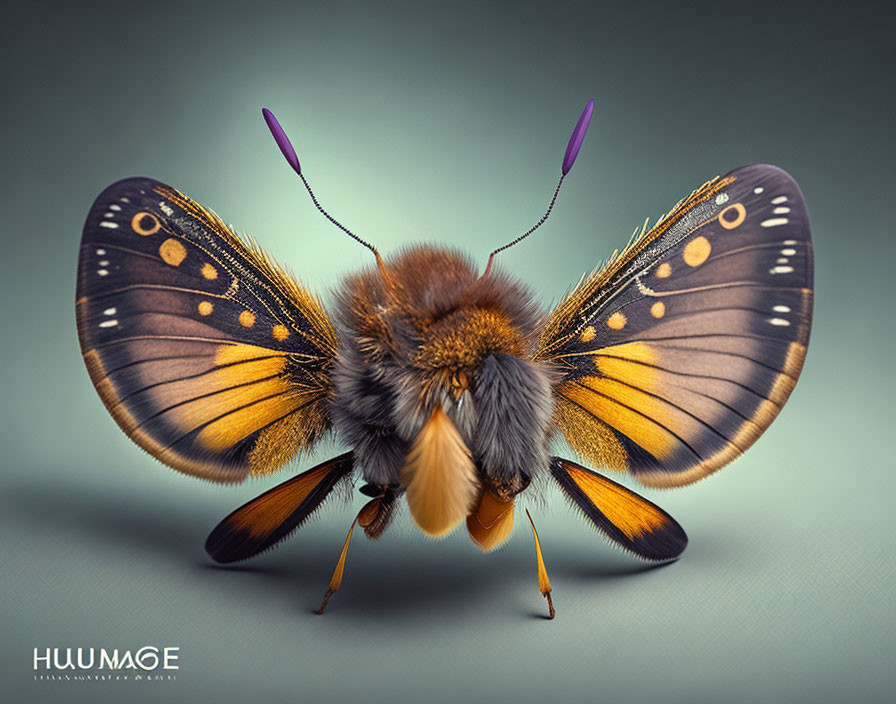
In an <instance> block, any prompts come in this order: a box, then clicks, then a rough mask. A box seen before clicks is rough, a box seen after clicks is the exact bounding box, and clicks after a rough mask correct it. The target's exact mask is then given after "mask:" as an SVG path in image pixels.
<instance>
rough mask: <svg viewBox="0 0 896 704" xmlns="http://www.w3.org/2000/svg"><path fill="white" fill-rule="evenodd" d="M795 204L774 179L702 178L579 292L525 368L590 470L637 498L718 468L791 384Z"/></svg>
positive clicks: (806, 247) (798, 298) (797, 266)
mask: <svg viewBox="0 0 896 704" xmlns="http://www.w3.org/2000/svg"><path fill="white" fill-rule="evenodd" d="M812 276H813V268H812V243H811V236H810V230H809V220H808V215H807V212H806V206H805V202H804V200H803V196H802V194H801V192H800V190H799V187H798V186H797V184H796V182H795V181H794V180H793V179H792V178H791V177H790V176H789V175H788V174H787V173H785V172H784V171H782V170H781V169H779V168H777V167H774V166H768V165H755V166H748V167H744V168H741V169H737V170H735V171H732V172H731V173H729V174H727V175H726V176H724V177H721V178H718V179H715V180H714V181H711V182H709V183H707V184H705V185H704V186H703V187H701V188H700V189H698V190H697V191H695V192H694V193H693V194H691V196H690V197H689V198H687V199H685V200H684V201H682V202H681V203H679V204H678V205H677V206H676V208H674V209H673V210H672V211H671V212H670V213H669V214H668V215H666V216H665V217H664V218H662V219H661V220H660V221H659V222H658V223H657V225H656V226H654V227H653V228H652V229H651V230H650V231H648V232H646V233H644V234H643V235H641V236H640V237H639V238H638V239H636V240H635V241H634V242H633V243H632V245H630V247H628V248H627V249H626V250H625V251H624V252H623V253H622V254H621V255H620V256H618V257H616V258H615V259H614V260H612V261H611V262H610V263H609V264H608V265H607V266H605V267H604V268H603V269H601V270H600V271H598V272H597V273H595V274H594V275H592V276H591V277H589V278H587V279H586V280H585V281H584V282H583V283H582V284H580V285H579V286H578V287H577V288H576V289H575V290H574V291H573V292H572V293H571V294H570V295H569V296H568V297H567V298H566V299H565V300H564V301H563V302H562V303H561V304H560V305H559V306H558V307H557V309H556V310H555V311H554V312H553V313H552V315H551V318H550V320H549V322H548V325H547V327H546V329H545V331H544V333H543V334H542V337H541V344H540V350H539V353H538V358H539V359H542V360H550V361H553V362H554V363H556V364H557V365H558V366H559V367H560V368H561V370H562V372H563V374H562V379H561V381H560V382H559V383H558V385H557V387H556V389H555V391H556V398H557V420H558V424H559V425H560V427H561V429H562V430H563V432H564V435H565V436H566V438H567V440H568V441H569V443H570V445H571V446H572V447H573V448H574V449H575V450H576V451H577V452H579V453H580V454H581V455H582V456H583V457H585V458H587V459H588V460H589V461H591V462H594V463H596V464H600V465H602V466H605V467H609V468H612V469H619V470H629V471H631V472H632V473H633V474H634V475H635V477H636V478H637V479H638V480H639V481H640V482H642V483H644V484H647V485H649V486H660V487H670V486H680V485H682V484H687V483H690V482H693V481H696V480H698V479H700V478H702V477H704V476H706V475H708V474H710V473H712V472H714V471H715V470H717V469H719V468H720V467H722V466H724V465H725V464H727V463H728V462H730V461H731V460H732V459H734V458H735V457H737V456H738V455H739V454H740V453H742V452H743V451H744V450H746V449H747V448H748V447H749V446H750V445H751V444H752V443H753V442H754V441H755V440H756V439H757V438H758V437H759V435H760V434H761V433H762V432H763V431H764V430H765V429H766V428H767V427H768V426H769V424H770V423H771V422H772V420H774V418H775V416H776V415H777V413H778V411H779V410H780V409H781V407H782V405H783V404H784V402H785V401H786V400H787V398H788V396H789V394H790V392H791V390H792V389H793V387H794V384H795V383H796V380H797V377H798V376H799V373H800V370H801V368H802V365H803V360H804V358H805V354H806V346H807V344H808V340H809V329H810V326H811V317H812Z"/></svg>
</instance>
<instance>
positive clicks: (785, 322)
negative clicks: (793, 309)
mask: <svg viewBox="0 0 896 704" xmlns="http://www.w3.org/2000/svg"><path fill="white" fill-rule="evenodd" d="M768 322H770V323H771V324H772V325H779V326H780V325H790V321H789V320H784V318H772V319H770V320H769V321H768Z"/></svg>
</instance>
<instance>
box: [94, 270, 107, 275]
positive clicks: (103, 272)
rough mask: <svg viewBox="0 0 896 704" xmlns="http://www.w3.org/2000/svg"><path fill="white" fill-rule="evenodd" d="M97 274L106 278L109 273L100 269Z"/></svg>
mask: <svg viewBox="0 0 896 704" xmlns="http://www.w3.org/2000/svg"><path fill="white" fill-rule="evenodd" d="M96 273H97V274H99V275H100V276H106V275H107V274H108V273H109V272H108V271H106V270H105V269H100V270H99V271H97V272H96Z"/></svg>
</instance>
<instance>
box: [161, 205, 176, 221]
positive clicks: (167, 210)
mask: <svg viewBox="0 0 896 704" xmlns="http://www.w3.org/2000/svg"><path fill="white" fill-rule="evenodd" d="M159 207H160V208H161V209H162V212H163V213H165V215H167V216H168V217H169V218H170V217H171V216H172V215H174V210H173V209H172V208H171V206H170V205H168V204H167V203H166V202H165V201H162V202H161V203H159Z"/></svg>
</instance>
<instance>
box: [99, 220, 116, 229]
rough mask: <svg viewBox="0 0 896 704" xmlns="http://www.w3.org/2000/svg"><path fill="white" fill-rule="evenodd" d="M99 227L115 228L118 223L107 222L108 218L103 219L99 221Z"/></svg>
mask: <svg viewBox="0 0 896 704" xmlns="http://www.w3.org/2000/svg"><path fill="white" fill-rule="evenodd" d="M100 227H108V228H109V229H110V230H117V229H118V223H117V222H109V221H108V220H103V221H102V222H101V223H100Z"/></svg>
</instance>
